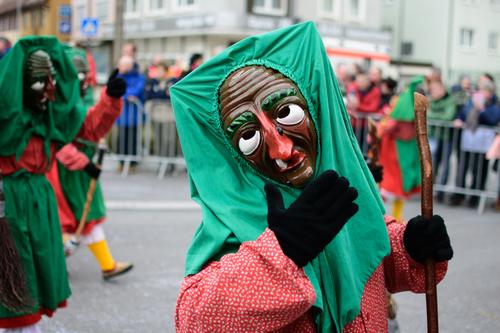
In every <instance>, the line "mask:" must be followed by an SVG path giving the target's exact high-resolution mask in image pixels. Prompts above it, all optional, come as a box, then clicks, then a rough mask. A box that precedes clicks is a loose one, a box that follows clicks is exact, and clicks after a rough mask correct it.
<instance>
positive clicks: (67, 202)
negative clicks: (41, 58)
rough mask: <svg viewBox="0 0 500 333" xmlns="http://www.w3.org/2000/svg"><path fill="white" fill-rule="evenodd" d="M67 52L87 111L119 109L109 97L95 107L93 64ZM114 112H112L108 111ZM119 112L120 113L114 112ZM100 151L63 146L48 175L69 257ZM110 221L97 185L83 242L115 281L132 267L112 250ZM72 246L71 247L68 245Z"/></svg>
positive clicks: (92, 146) (84, 144)
mask: <svg viewBox="0 0 500 333" xmlns="http://www.w3.org/2000/svg"><path fill="white" fill-rule="evenodd" d="M65 51H66V53H67V54H68V56H69V57H70V59H71V61H72V63H73V66H74V67H75V70H76V73H77V75H78V80H79V82H80V97H81V102H82V103H83V104H84V107H85V108H86V109H87V110H90V108H92V107H93V108H95V109H96V110H97V112H100V113H102V112H104V111H103V110H104V109H106V108H116V107H119V106H120V105H118V104H117V103H110V102H109V101H110V97H109V96H108V95H107V94H104V95H102V96H101V99H100V100H99V102H98V103H97V104H96V105H95V106H94V104H95V103H94V101H93V97H92V96H91V94H92V92H91V91H89V90H88V87H89V84H88V75H89V71H90V68H89V65H88V63H87V57H86V54H85V51H84V50H82V49H78V48H71V47H66V49H65ZM108 112H111V111H108ZM114 112H115V113H119V110H114ZM96 152H97V144H96V143H95V142H92V141H88V140H83V139H80V138H78V139H77V140H75V141H74V142H72V143H69V144H67V145H65V146H63V147H62V148H61V149H60V150H59V151H58V152H57V153H56V155H55V156H56V159H57V163H54V164H53V165H52V167H51V169H50V170H49V172H48V173H47V178H48V180H49V181H50V183H51V184H52V186H53V188H54V193H55V195H56V199H57V207H58V211H59V219H60V221H61V226H62V231H63V240H64V242H65V244H66V247H65V253H66V256H69V255H71V252H72V251H73V250H74V247H73V246H71V244H72V243H71V237H72V235H74V234H75V232H76V230H77V227H78V224H79V222H80V219H81V217H82V214H83V211H84V204H85V202H86V200H87V191H88V188H89V184H90V181H91V179H92V178H95V179H97V178H98V177H99V174H100V170H99V169H98V167H96V165H95V164H94V163H93V162H92V159H93V158H94V155H95V154H96ZM105 219H106V207H105V205H104V197H103V194H102V190H101V185H100V183H99V182H97V185H96V188H95V192H94V195H93V197H92V201H91V204H90V211H89V212H88V215H87V221H86V222H85V223H86V224H85V227H84V228H83V230H82V236H83V237H82V238H83V243H84V244H85V245H87V247H88V248H89V249H90V251H91V252H92V254H93V255H94V257H95V258H96V260H97V262H98V263H99V266H100V268H101V270H102V276H103V278H104V279H106V280H107V279H110V278H114V277H116V276H118V275H121V274H123V273H126V272H128V271H129V270H130V269H132V267H133V266H132V264H130V263H126V262H117V261H115V259H114V258H113V256H112V254H111V251H110V250H109V247H108V243H107V241H106V236H105V233H104V229H103V227H102V223H103V222H104V221H105ZM68 245H69V246H68Z"/></svg>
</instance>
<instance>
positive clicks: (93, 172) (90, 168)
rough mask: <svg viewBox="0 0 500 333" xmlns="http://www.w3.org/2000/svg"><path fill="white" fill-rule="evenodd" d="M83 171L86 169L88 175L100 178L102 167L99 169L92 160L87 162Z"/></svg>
mask: <svg viewBox="0 0 500 333" xmlns="http://www.w3.org/2000/svg"><path fill="white" fill-rule="evenodd" d="M83 171H85V172H86V173H87V175H89V176H90V177H92V178H94V179H98V178H99V175H100V174H101V169H99V168H98V167H97V166H96V165H95V164H94V163H92V162H89V164H87V165H86V166H85V168H83Z"/></svg>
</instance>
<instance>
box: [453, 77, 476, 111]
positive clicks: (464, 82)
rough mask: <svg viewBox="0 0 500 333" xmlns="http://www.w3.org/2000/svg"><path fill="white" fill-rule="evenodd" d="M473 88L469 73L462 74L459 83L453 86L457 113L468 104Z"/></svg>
mask: <svg viewBox="0 0 500 333" xmlns="http://www.w3.org/2000/svg"><path fill="white" fill-rule="evenodd" d="M472 88H473V87H472V81H471V79H470V77H469V76H467V75H462V76H461V77H460V79H459V81H458V84H455V85H453V86H452V87H451V93H452V95H453V99H454V100H455V105H456V108H457V113H458V112H460V110H462V108H463V107H464V106H465V104H467V102H468V101H469V100H470V98H471V96H472V92H473V89H472Z"/></svg>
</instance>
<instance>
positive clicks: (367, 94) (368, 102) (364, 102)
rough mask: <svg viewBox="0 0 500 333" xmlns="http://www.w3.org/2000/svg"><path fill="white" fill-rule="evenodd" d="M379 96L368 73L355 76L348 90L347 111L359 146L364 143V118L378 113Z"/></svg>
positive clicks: (362, 146)
mask: <svg viewBox="0 0 500 333" xmlns="http://www.w3.org/2000/svg"><path fill="white" fill-rule="evenodd" d="M381 98H382V93H381V91H380V87H379V86H377V85H376V84H375V83H373V82H371V81H370V79H369V77H368V75H366V74H365V73H360V74H358V75H357V76H356V85H355V86H354V89H351V91H349V92H348V96H347V111H348V112H349V114H350V116H351V124H352V127H353V129H354V132H355V133H356V138H357V139H358V142H359V145H360V147H361V148H364V147H365V145H366V134H367V129H366V126H367V125H366V124H367V123H366V121H365V120H364V118H366V117H369V116H377V115H379V114H380V101H381ZM360 118H361V120H360Z"/></svg>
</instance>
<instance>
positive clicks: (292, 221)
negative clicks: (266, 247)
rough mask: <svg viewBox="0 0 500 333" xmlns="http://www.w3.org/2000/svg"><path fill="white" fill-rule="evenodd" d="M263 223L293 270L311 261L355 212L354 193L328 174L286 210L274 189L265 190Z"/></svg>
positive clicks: (351, 188) (271, 187) (355, 192)
mask: <svg viewBox="0 0 500 333" xmlns="http://www.w3.org/2000/svg"><path fill="white" fill-rule="evenodd" d="M264 189H265V191H266V197H267V207H268V214H267V222H268V224H269V229H271V230H272V231H273V232H274V234H275V235H276V238H277V239H278V242H279V244H280V246H281V249H282V250H283V253H285V255H286V256H287V257H289V258H290V259H292V260H293V261H294V262H295V263H296V264H297V266H299V267H303V266H305V265H306V264H307V263H308V262H309V261H311V260H312V259H314V258H315V257H316V256H317V255H318V254H319V253H320V252H321V251H322V250H323V249H324V248H325V246H326V245H327V244H328V243H330V241H331V240H332V239H333V238H334V237H335V236H336V235H337V233H338V232H339V231H340V229H342V227H343V226H344V224H346V223H347V221H348V220H349V219H350V218H351V217H352V216H353V215H354V214H356V212H357V211H358V205H356V204H355V203H354V202H353V201H354V200H355V199H356V198H357V196H358V192H357V191H356V189H354V188H353V187H349V182H348V181H347V179H346V178H344V177H339V176H338V174H337V173H336V172H335V171H332V170H329V171H326V172H324V173H323V174H322V175H320V176H319V177H318V178H317V179H315V180H313V181H312V182H311V183H310V184H308V185H307V186H306V187H305V189H304V190H303V192H302V193H301V194H300V196H299V197H298V198H297V200H295V202H293V203H292V204H291V205H290V207H289V208H288V209H285V208H284V206H283V198H282V196H281V193H280V191H279V190H278V188H277V187H276V186H274V185H272V184H270V183H268V184H266V186H265V188H264Z"/></svg>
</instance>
